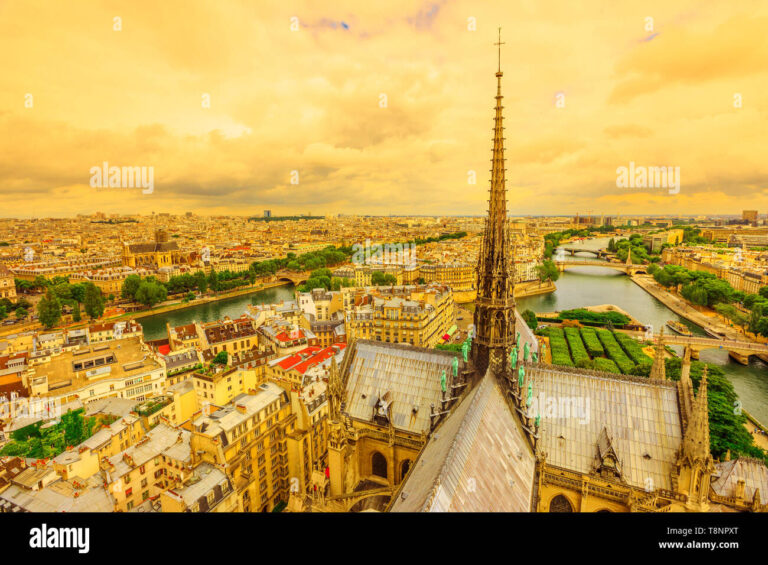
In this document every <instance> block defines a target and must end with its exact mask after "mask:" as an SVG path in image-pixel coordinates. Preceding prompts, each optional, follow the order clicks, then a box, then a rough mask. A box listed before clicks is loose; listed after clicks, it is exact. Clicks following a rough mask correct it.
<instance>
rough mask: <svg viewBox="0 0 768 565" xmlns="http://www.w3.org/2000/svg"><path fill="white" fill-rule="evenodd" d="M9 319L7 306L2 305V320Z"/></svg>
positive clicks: (0, 309) (0, 312)
mask: <svg viewBox="0 0 768 565" xmlns="http://www.w3.org/2000/svg"><path fill="white" fill-rule="evenodd" d="M7 317H8V309H7V308H6V307H5V304H0V320H5V319H6V318H7Z"/></svg>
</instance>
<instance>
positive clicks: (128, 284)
mask: <svg viewBox="0 0 768 565" xmlns="http://www.w3.org/2000/svg"><path fill="white" fill-rule="evenodd" d="M140 284H141V277H140V276H139V275H128V276H127V277H125V280H124V281H123V287H122V289H121V290H120V296H122V297H123V298H127V299H128V300H135V299H136V291H137V290H139V285H140Z"/></svg>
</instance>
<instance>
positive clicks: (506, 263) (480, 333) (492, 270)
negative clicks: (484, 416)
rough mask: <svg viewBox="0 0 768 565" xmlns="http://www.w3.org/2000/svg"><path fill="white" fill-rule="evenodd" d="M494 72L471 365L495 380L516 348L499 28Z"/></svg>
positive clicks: (502, 372) (505, 368)
mask: <svg viewBox="0 0 768 565" xmlns="http://www.w3.org/2000/svg"><path fill="white" fill-rule="evenodd" d="M495 45H498V46H499V70H498V71H497V72H496V113H495V116H494V127H493V151H492V158H491V187H490V195H489V199H488V217H487V218H486V221H485V232H484V234H483V243H482V247H481V249H480V255H479V257H478V261H477V300H476V302H475V317H474V322H475V328H476V338H475V340H474V341H473V342H472V362H473V363H474V365H475V368H476V370H477V372H478V373H480V374H481V375H482V374H485V372H486V370H487V369H488V367H489V366H490V367H491V369H492V371H493V372H494V373H495V374H497V375H501V374H505V373H507V372H508V371H507V363H506V360H507V358H508V356H509V353H510V350H511V348H512V347H513V346H514V343H515V331H514V330H515V300H514V297H513V289H514V267H513V264H512V260H511V257H510V256H509V251H510V240H509V223H508V221H507V189H506V183H505V178H504V174H505V169H504V125H503V123H504V118H503V116H502V110H503V108H504V107H503V106H502V103H501V101H502V98H503V96H502V95H501V77H502V76H503V73H502V72H501V45H502V42H501V28H499V41H498V43H496V44H495Z"/></svg>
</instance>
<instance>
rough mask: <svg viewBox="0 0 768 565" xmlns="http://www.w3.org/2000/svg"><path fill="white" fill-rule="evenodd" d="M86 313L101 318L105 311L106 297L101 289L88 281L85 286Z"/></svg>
mask: <svg viewBox="0 0 768 565" xmlns="http://www.w3.org/2000/svg"><path fill="white" fill-rule="evenodd" d="M84 304H85V313H86V314H88V315H89V316H90V317H91V318H100V317H101V315H102V314H103V313H104V297H103V296H102V295H101V290H99V288H98V287H97V286H96V285H95V284H93V283H88V284H87V286H86V288H85V301H84Z"/></svg>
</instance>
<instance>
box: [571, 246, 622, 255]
mask: <svg viewBox="0 0 768 565" xmlns="http://www.w3.org/2000/svg"><path fill="white" fill-rule="evenodd" d="M558 249H562V250H563V251H567V252H568V253H570V254H571V255H575V254H576V253H591V254H592V255H595V256H596V257H608V256H609V255H614V253H611V252H610V251H606V250H605V249H584V248H583V247H562V246H561V247H558Z"/></svg>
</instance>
